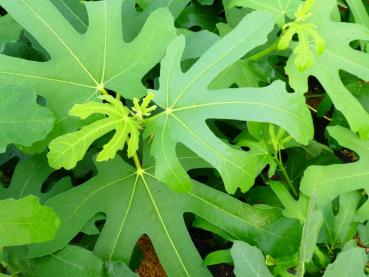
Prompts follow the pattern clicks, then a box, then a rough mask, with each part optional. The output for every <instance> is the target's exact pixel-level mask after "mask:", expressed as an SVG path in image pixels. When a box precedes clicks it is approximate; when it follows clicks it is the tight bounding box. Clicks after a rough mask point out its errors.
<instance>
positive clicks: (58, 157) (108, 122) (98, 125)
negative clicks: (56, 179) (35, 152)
mask: <svg viewBox="0 0 369 277" xmlns="http://www.w3.org/2000/svg"><path fill="white" fill-rule="evenodd" d="M99 98H100V99H101V100H105V101H107V103H97V102H89V103H87V104H77V105H75V106H74V107H73V108H72V109H71V110H70V115H72V116H78V117H80V118H81V119H86V118H87V117H89V116H91V115H92V114H104V115H107V117H106V118H103V119H100V120H97V121H95V122H93V123H91V124H90V125H87V126H84V127H83V128H82V129H81V130H79V131H76V132H74V133H69V134H66V135H63V136H60V137H57V138H56V139H54V140H53V141H52V142H51V143H50V145H49V149H50V151H49V153H48V155H47V158H48V160H49V164H50V166H51V167H53V168H55V169H59V168H61V167H64V168H65V169H72V168H74V167H75V166H76V164H77V162H78V161H80V160H82V158H83V157H84V155H85V154H86V152H87V150H88V148H89V147H90V146H91V144H92V143H93V142H94V141H95V140H97V139H98V138H100V137H102V136H104V135H106V134H107V133H109V132H111V131H115V134H114V136H113V137H112V138H111V140H110V141H109V142H108V143H107V144H105V145H104V148H103V150H102V151H101V152H100V153H99V154H98V155H97V157H96V160H97V161H99V162H100V161H107V160H110V159H113V158H114V157H115V154H116V153H117V152H118V151H119V150H122V149H123V147H124V145H125V144H126V143H127V146H128V150H127V152H128V157H132V156H133V154H135V153H136V151H137V149H138V143H139V138H140V131H139V129H140V126H139V124H138V123H137V121H136V120H135V119H134V118H133V117H131V116H130V110H129V109H128V108H127V107H125V106H123V104H122V103H121V102H120V101H119V100H117V99H115V98H114V97H112V96H110V95H104V96H100V97H99Z"/></svg>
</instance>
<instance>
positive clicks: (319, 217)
mask: <svg viewBox="0 0 369 277" xmlns="http://www.w3.org/2000/svg"><path fill="white" fill-rule="evenodd" d="M315 199H316V194H315V193H313V194H312V196H311V198H310V201H309V206H308V210H307V214H306V220H305V223H304V227H303V228H302V238H301V244H300V251H299V265H298V267H297V273H296V276H298V277H303V276H304V274H305V263H308V262H310V261H311V259H312V258H313V253H314V248H315V246H316V243H317V241H318V236H319V231H320V228H321V227H322V225H323V214H322V212H321V211H320V210H316V206H315Z"/></svg>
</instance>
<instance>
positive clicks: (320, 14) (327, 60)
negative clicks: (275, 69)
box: [286, 0, 369, 138]
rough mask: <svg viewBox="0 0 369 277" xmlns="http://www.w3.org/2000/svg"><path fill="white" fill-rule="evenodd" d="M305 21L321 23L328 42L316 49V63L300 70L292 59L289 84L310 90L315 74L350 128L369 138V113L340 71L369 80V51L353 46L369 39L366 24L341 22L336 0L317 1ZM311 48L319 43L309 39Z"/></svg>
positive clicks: (320, 30)
mask: <svg viewBox="0 0 369 277" xmlns="http://www.w3.org/2000/svg"><path fill="white" fill-rule="evenodd" d="M311 14H312V15H311V16H310V17H309V18H308V19H307V21H306V23H309V24H314V25H317V26H319V29H318V32H319V34H320V36H321V37H322V39H323V40H324V41H325V50H324V52H323V53H322V54H320V55H319V54H317V53H316V51H313V52H312V54H313V60H314V65H313V66H311V67H310V68H308V69H306V70H305V71H299V70H298V69H297V68H296V66H295V64H294V62H293V60H291V59H290V60H289V62H288V64H287V67H286V72H287V74H288V75H289V80H290V85H291V86H292V87H293V88H294V89H295V90H296V91H298V92H300V93H305V92H306V91H307V90H308V78H309V77H310V76H315V77H316V78H317V79H318V80H319V82H320V83H321V84H322V86H323V87H324V89H325V91H326V92H327V93H328V95H329V97H330V99H331V100H332V101H333V103H334V105H335V108H336V109H338V110H339V111H341V112H342V113H343V115H344V116H345V118H346V119H347V121H348V123H349V125H350V127H351V129H352V130H353V131H354V132H359V133H360V136H361V137H362V138H369V115H368V113H367V111H366V110H365V109H364V107H362V105H361V104H360V103H359V102H358V100H357V99H356V98H355V97H354V96H353V95H352V94H351V93H350V91H349V90H348V89H347V88H346V87H345V86H344V84H343V82H342V80H341V77H340V71H346V72H349V73H351V74H353V75H355V76H357V77H359V78H361V79H363V80H364V81H367V80H369V69H368V66H367V65H368V64H369V54H368V53H364V52H360V51H357V50H355V49H353V48H352V47H351V46H350V43H351V42H352V41H355V40H364V41H365V40H369V32H368V29H367V27H365V26H363V25H360V24H350V23H341V22H339V21H338V22H337V20H335V19H336V18H337V15H339V13H338V8H337V2H336V1H335V0H324V1H316V2H315V4H314V6H313V8H312V10H311ZM310 47H311V48H312V49H316V50H317V46H316V45H314V44H313V43H312V42H310Z"/></svg>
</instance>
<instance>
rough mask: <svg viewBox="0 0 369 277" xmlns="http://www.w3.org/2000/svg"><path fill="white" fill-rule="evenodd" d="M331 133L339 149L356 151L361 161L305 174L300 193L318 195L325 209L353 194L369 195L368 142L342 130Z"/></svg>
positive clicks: (331, 130)
mask: <svg viewBox="0 0 369 277" xmlns="http://www.w3.org/2000/svg"><path fill="white" fill-rule="evenodd" d="M328 131H329V134H330V135H331V136H332V137H333V138H334V139H335V140H337V141H338V143H339V144H340V145H342V146H344V147H347V148H349V149H351V150H353V151H355V152H356V153H357V154H358V155H359V157H360V160H359V161H357V162H353V163H350V164H334V165H329V166H310V167H309V168H308V169H307V170H306V171H305V174H304V177H303V178H302V181H301V187H300V190H301V191H302V192H303V193H304V194H306V195H308V196H310V195H311V194H312V192H313V191H316V194H317V195H316V196H317V205H318V206H325V205H327V204H328V203H330V202H331V201H332V200H334V199H335V198H336V197H338V196H340V195H343V194H345V193H347V192H350V191H355V190H358V189H365V190H366V191H369V186H368V184H369V179H368V176H369V173H368V161H369V160H368V159H369V150H368V149H369V142H368V141H365V140H361V139H360V138H359V137H358V136H356V135H355V134H354V133H352V132H351V131H350V130H348V129H346V128H343V127H340V126H336V127H328Z"/></svg>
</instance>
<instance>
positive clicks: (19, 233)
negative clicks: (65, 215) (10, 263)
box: [0, 196, 60, 247]
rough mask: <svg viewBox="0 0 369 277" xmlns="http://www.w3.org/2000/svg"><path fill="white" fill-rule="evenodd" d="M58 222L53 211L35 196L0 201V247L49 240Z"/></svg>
mask: <svg viewBox="0 0 369 277" xmlns="http://www.w3.org/2000/svg"><path fill="white" fill-rule="evenodd" d="M59 224H60V220H59V218H58V216H57V215H56V214H55V212H54V211H53V210H52V209H51V208H49V207H45V206H41V205H40V204H39V202H38V199H37V197H35V196H27V197H25V198H23V199H20V200H14V199H7V200H1V201H0V247H4V246H13V245H22V244H30V243H37V242H45V241H48V240H51V239H53V238H54V236H55V233H56V230H57V229H58V227H59Z"/></svg>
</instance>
